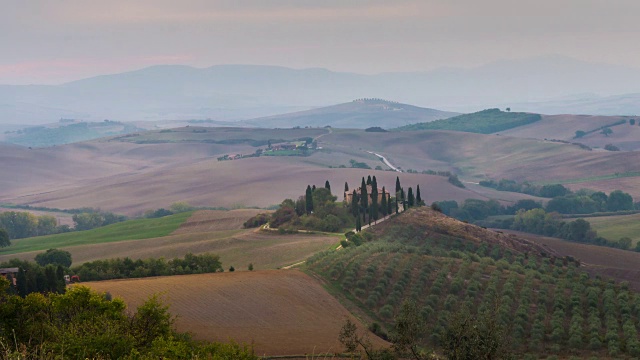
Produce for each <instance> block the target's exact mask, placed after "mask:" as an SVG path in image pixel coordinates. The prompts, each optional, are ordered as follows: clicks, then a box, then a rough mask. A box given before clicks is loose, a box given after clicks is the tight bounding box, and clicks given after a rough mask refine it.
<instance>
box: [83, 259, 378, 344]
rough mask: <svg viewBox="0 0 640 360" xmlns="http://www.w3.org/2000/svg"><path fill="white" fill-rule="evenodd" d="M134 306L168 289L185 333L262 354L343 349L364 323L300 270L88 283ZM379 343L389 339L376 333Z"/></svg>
mask: <svg viewBox="0 0 640 360" xmlns="http://www.w3.org/2000/svg"><path fill="white" fill-rule="evenodd" d="M83 285H87V286H89V287H91V288H92V289H95V290H97V291H101V292H107V291H108V292H109V293H110V294H112V295H113V296H115V297H121V298H122V299H123V300H124V301H125V302H126V303H127V305H128V306H129V307H135V306H138V305H140V304H141V303H142V302H143V301H144V300H145V299H146V298H148V297H149V296H151V295H153V294H157V293H162V294H165V295H164V299H165V301H166V302H167V303H168V304H170V308H169V310H170V311H171V313H172V314H174V315H177V316H178V318H177V322H176V326H177V328H178V330H179V331H188V332H190V333H192V334H193V335H194V337H195V339H198V340H218V341H228V340H229V339H233V340H234V341H238V342H243V343H247V344H252V345H253V346H254V350H255V352H256V355H302V356H304V355H305V354H321V353H327V352H330V353H333V352H340V351H341V350H342V346H341V345H340V343H339V342H338V334H339V333H340V328H341V326H342V325H343V323H344V321H345V320H346V319H351V320H352V321H354V322H356V323H357V324H359V326H360V328H364V326H363V325H362V324H361V323H360V321H358V320H357V319H356V318H354V317H353V315H351V314H350V313H349V311H347V309H345V308H344V306H342V305H341V304H340V303H339V302H338V301H336V299H334V298H333V297H332V296H331V295H329V293H327V291H326V290H324V289H323V287H322V285H321V284H320V283H319V282H317V281H316V280H315V279H313V278H312V277H310V276H308V275H305V274H304V273H302V272H299V271H297V270H275V271H256V272H247V271H245V272H233V273H222V274H203V275H186V276H172V277H159V278H150V279H137V280H118V281H102V282H94V283H84V284H83ZM371 339H372V341H374V343H375V344H376V346H385V342H384V341H382V340H381V339H379V338H377V337H376V336H375V335H371Z"/></svg>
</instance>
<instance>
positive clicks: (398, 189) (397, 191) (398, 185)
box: [396, 176, 402, 197]
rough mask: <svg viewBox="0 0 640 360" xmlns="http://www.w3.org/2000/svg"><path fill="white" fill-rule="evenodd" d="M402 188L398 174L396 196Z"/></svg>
mask: <svg viewBox="0 0 640 360" xmlns="http://www.w3.org/2000/svg"><path fill="white" fill-rule="evenodd" d="M401 189H402V187H401V186H400V177H398V176H396V197H397V196H398V193H399V192H400V190H401Z"/></svg>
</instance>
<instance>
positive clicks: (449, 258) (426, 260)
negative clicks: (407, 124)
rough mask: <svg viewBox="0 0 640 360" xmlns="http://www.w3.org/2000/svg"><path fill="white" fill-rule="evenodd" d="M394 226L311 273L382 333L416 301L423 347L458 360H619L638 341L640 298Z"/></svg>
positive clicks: (496, 248) (569, 266) (564, 263)
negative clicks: (537, 359)
mask: <svg viewBox="0 0 640 360" xmlns="http://www.w3.org/2000/svg"><path fill="white" fill-rule="evenodd" d="M533 214H536V216H542V219H543V220H544V217H545V216H546V215H547V214H546V213H538V212H536V211H534V212H533V213H532V215H533ZM406 215H407V214H401V215H399V216H400V217H402V216H406ZM525 220H526V221H525ZM533 220H535V219H532V221H531V222H529V220H527V219H523V223H527V224H528V223H531V224H536V221H533ZM391 224H392V223H391ZM391 224H390V223H387V224H386V225H385V227H384V229H382V230H376V231H375V232H374V234H375V235H371V232H370V231H369V230H367V231H364V232H362V234H369V235H368V236H369V237H371V236H373V238H372V239H370V240H368V241H365V242H363V243H362V244H361V245H360V246H357V247H355V246H349V247H348V248H345V249H343V250H342V251H338V252H336V251H327V252H324V253H320V254H317V255H315V256H313V257H311V258H310V259H308V261H307V266H308V268H309V270H310V271H313V272H314V273H316V274H318V275H320V276H322V277H323V278H324V279H325V280H327V282H328V284H329V286H330V287H331V288H332V289H334V290H335V291H339V292H343V293H345V294H346V295H347V296H348V297H349V298H350V299H352V301H353V302H354V303H355V304H356V305H357V306H359V307H360V308H362V309H363V310H364V311H366V312H367V313H368V314H370V316H371V317H372V318H373V319H374V320H375V321H376V322H378V323H379V324H380V325H381V326H382V327H386V328H387V329H393V328H394V326H395V324H396V322H397V321H398V319H400V318H402V316H401V314H402V313H403V309H402V307H401V306H400V305H401V304H403V303H404V302H405V301H415V305H416V308H415V311H413V312H411V313H412V314H413V315H411V316H410V318H411V319H414V318H419V319H422V320H424V326H425V331H424V334H425V335H426V336H425V337H424V338H422V339H421V340H419V341H418V342H417V344H418V346H419V347H420V348H424V347H439V348H441V349H442V348H443V347H445V348H446V347H449V349H450V350H451V349H455V353H457V354H462V353H465V351H467V354H468V352H473V351H480V352H487V353H491V352H492V351H493V350H495V349H501V350H500V351H498V352H497V353H495V354H503V355H504V356H507V355H508V354H509V353H510V352H514V353H515V354H517V355H518V356H516V358H519V357H521V355H522V354H524V353H546V354H554V355H560V357H562V358H566V357H567V356H568V355H570V353H569V351H571V350H570V349H571V348H572V347H573V348H576V349H578V350H579V351H580V354H581V355H585V356H586V355H595V356H598V355H603V354H602V353H600V351H602V350H601V349H607V348H608V347H609V343H611V347H610V348H611V349H612V351H613V352H614V353H615V352H617V354H619V355H620V356H630V355H631V354H632V352H634V351H636V350H635V349H636V348H635V346H636V345H635V343H634V342H633V341H630V340H628V339H632V338H634V336H635V337H637V334H636V333H635V332H634V330H635V331H637V329H636V328H635V327H636V326H637V325H636V324H638V321H640V312H638V311H637V304H640V300H639V299H640V297H639V296H638V295H637V294H635V293H634V292H632V291H630V290H629V288H628V285H627V286H625V285H624V284H620V285H617V284H614V283H608V282H604V281H601V280H599V279H594V278H591V277H590V276H589V274H588V273H586V272H583V271H582V270H581V269H580V268H578V267H576V263H575V262H574V260H573V259H571V258H566V259H559V258H547V257H543V256H541V255H538V254H535V253H528V254H519V255H515V254H513V253H512V252H511V251H509V249H507V248H503V247H502V246H501V245H498V244H492V243H487V242H480V243H478V242H475V241H467V240H464V239H460V238H457V237H455V236H452V235H450V233H449V231H448V230H447V228H441V229H440V228H434V227H431V226H430V227H429V230H428V231H427V230H425V228H424V227H422V226H421V225H419V224H417V223H416V224H415V225H409V224H407V223H406V222H403V223H402V225H391ZM578 225H579V226H577V227H576V231H578V230H579V228H581V227H582V226H581V225H580V223H578ZM536 226H538V225H536ZM542 228H543V229H544V226H542ZM489 256H490V257H489ZM545 256H546V255H545ZM496 304H497V305H496ZM416 314H417V315H416ZM405 319H406V317H405ZM625 324H627V325H626V326H625ZM467 325H469V326H467ZM631 325H634V327H633V328H632V326H631ZM487 329H489V330H487ZM505 329H509V332H508V335H505V334H504V332H503V331H505ZM625 329H626V330H625ZM461 334H462V335H463V338H462V340H465V341H466V344H473V343H474V342H482V344H481V345H477V346H474V345H471V346H469V345H457V346H453V347H452V346H450V345H451V343H454V344H455V343H456V341H455V339H460V335H461ZM500 334H502V335H500ZM607 334H609V335H607ZM395 335H397V334H396V332H391V334H390V339H391V341H392V342H393V341H394V339H397V338H394V336H395ZM451 339H454V341H452V340H451ZM504 339H508V342H506V343H505V342H504V341H501V340H504ZM632 343H633V344H634V345H633V346H631V345H630V344H632ZM446 344H449V345H446ZM492 344H493V345H492ZM360 349H361V348H360ZM492 349H493V350H492ZM451 351H453V350H451ZM406 355H409V354H408V353H407V354H406ZM495 356H497V357H495ZM500 356H501V355H494V357H490V358H499V357H500ZM471 358H474V359H475V358H488V357H476V356H475V355H474V357H471Z"/></svg>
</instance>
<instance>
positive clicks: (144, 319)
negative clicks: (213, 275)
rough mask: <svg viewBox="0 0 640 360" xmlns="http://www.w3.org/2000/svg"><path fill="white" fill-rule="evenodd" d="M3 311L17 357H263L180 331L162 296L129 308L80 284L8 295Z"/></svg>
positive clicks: (0, 325)
mask: <svg viewBox="0 0 640 360" xmlns="http://www.w3.org/2000/svg"><path fill="white" fill-rule="evenodd" d="M0 313H1V314H2V316H0V343H2V344H3V346H4V348H3V352H4V354H8V353H10V354H15V355H14V356H15V358H21V359H22V358H34V359H36V358H37V359H54V358H63V357H64V358H71V359H84V358H95V359H109V358H110V359H154V358H155V359H158V358H172V359H192V358H197V357H200V356H202V357H204V358H210V359H246V360H248V359H257V357H255V356H254V355H253V354H252V351H251V349H249V348H246V347H240V346H237V345H235V344H229V345H223V344H202V343H196V342H194V341H192V340H190V338H189V336H187V335H185V334H180V333H177V332H176V331H175V329H174V327H173V323H174V317H173V316H172V315H171V314H170V313H169V312H168V306H167V305H165V304H163V303H162V302H161V301H160V299H159V298H158V297H157V296H154V297H152V298H150V299H149V300H147V301H146V302H145V303H144V304H142V305H141V306H140V307H139V308H138V309H137V310H136V311H135V312H133V313H129V312H128V311H127V309H126V306H125V304H124V302H123V301H122V300H119V299H115V300H109V299H108V298H107V297H106V296H105V295H104V294H99V293H96V292H93V291H92V290H90V289H89V288H87V287H82V286H74V287H73V288H71V289H70V290H69V291H68V292H67V293H66V294H54V293H49V294H46V295H43V294H30V295H28V296H26V297H25V298H21V297H18V296H4V298H3V301H1V302H0ZM36 334H37V336H34V335H36ZM18 354H19V355H18ZM11 358H13V357H11Z"/></svg>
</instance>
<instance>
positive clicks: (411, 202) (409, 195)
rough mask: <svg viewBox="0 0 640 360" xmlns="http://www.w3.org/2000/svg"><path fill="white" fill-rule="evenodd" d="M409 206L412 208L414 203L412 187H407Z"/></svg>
mask: <svg viewBox="0 0 640 360" xmlns="http://www.w3.org/2000/svg"><path fill="white" fill-rule="evenodd" d="M407 198H408V202H409V207H410V208H412V207H413V206H414V205H415V200H416V199H415V198H414V197H413V189H412V188H411V187H409V194H408V195H407Z"/></svg>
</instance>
